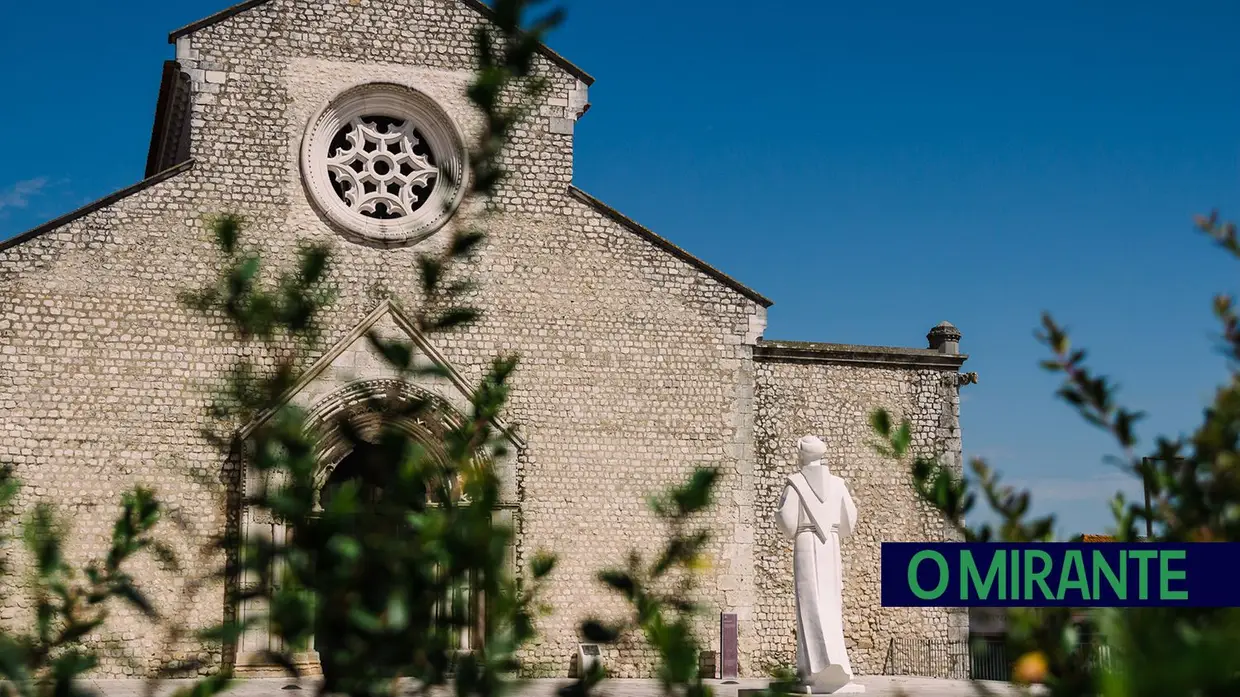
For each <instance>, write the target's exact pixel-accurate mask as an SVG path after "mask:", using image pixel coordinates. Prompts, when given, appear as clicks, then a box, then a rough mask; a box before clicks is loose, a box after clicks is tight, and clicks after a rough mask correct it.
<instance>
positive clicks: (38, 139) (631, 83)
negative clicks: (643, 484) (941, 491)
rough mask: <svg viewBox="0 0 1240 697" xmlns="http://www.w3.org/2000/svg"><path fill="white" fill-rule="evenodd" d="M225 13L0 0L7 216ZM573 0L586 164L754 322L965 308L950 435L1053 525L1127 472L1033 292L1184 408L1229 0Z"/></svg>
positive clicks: (571, 35)
mask: <svg viewBox="0 0 1240 697" xmlns="http://www.w3.org/2000/svg"><path fill="white" fill-rule="evenodd" d="M307 1H310V0H307ZM314 1H323V0H314ZM333 1H334V0H333ZM226 5H227V0H180V1H179V2H175V3H173V2H166V1H160V2H156V1H154V0H132V1H130V2H126V3H121V4H116V3H97V2H86V1H84V0H62V1H61V2H55V3H50V2H41V3H17V4H13V6H12V7H10V8H8V9H7V12H6V15H5V21H4V22H3V23H0V62H2V63H3V64H4V65H5V66H6V69H5V70H4V71H3V72H2V73H0V95H3V100H2V101H0V130H3V131H4V132H5V133H6V134H7V136H8V137H7V139H6V141H5V142H6V147H5V153H6V154H5V156H4V157H2V158H0V238H6V237H8V236H10V235H13V234H16V233H18V232H20V231H23V230H25V229H27V228H29V227H32V226H34V225H36V224H38V223H40V222H42V221H44V220H47V219H50V218H52V217H54V216H56V215H58V214H61V213H64V212H67V211H69V210H72V209H74V208H76V207H78V206H80V205H82V204H83V203H86V202H88V201H90V200H93V199H96V198H98V197H101V196H103V195H105V194H107V193H110V192H112V191H114V190H116V189H119V188H122V187H124V186H126V185H128V184H131V183H133V182H135V181H137V180H138V179H139V178H140V177H141V175H142V169H143V165H144V162H145V157H146V146H147V141H148V138H149V134H150V127H151V119H152V116H153V111H154V105H155V96H156V91H157V87H158V80H159V73H160V61H162V60H164V59H166V58H170V57H171V56H172V49H171V47H170V46H168V45H167V44H166V43H165V38H166V35H167V33H168V31H169V30H171V29H173V28H176V27H179V26H181V25H183V24H186V23H189V22H191V21H194V20H197V19H199V18H201V17H204V16H206V15H208V14H211V13H212V12H214V11H216V10H219V9H222V8H223V7H225V6H226ZM567 7H568V10H569V18H568V23H567V24H566V26H565V27H564V28H563V29H561V30H559V31H558V32H557V33H556V34H555V35H554V36H553V38H552V40H551V41H550V43H551V45H552V47H553V48H555V49H556V50H558V51H559V52H561V53H562V54H564V55H565V56H567V57H568V58H569V59H570V60H572V61H574V62H576V63H577V64H579V65H581V66H582V67H583V68H585V69H586V70H587V71H589V72H591V73H592V74H593V75H595V77H597V79H598V82H597V83H596V84H595V86H594V87H593V88H592V90H591V94H590V96H591V100H592V102H593V108H592V109H591V111H590V112H589V114H587V115H586V117H585V118H584V119H583V120H582V122H581V123H580V124H579V127H578V131H577V133H578V136H577V165H576V180H577V183H578V185H580V186H581V187H582V188H584V189H585V190H586V191H589V192H591V193H593V194H595V195H596V196H598V197H600V198H602V199H603V200H604V201H606V202H608V203H610V204H611V205H613V206H615V207H617V208H619V209H620V210H622V211H624V212H625V213H627V214H628V215H630V216H632V217H633V218H635V219H637V220H638V221H640V222H642V223H644V224H646V225H648V226H649V227H651V228H653V229H654V230H655V231H657V232H659V233H660V234H662V235H664V236H666V237H668V238H670V239H671V240H672V241H674V242H676V243H677V244H679V245H681V246H683V247H685V248H687V249H689V250H690V251H692V252H693V253H695V254H697V255H699V256H701V257H702V258H704V259H705V260H707V261H708V262H710V263H712V264H714V265H716V266H718V267H719V268H720V269H722V270H724V271H725V272H727V273H729V274H731V275H733V276H735V277H736V278H738V279H739V280H741V281H742V282H743V283H745V284H747V285H749V286H751V287H753V288H755V289H757V290H759V291H760V292H762V293H764V294H766V295H767V296H768V297H770V298H772V299H773V300H775V303H776V304H775V306H774V307H773V308H772V310H771V314H770V325H769V329H768V331H767V337H768V338H779V339H800V340H810V341H831V342H845V343H865V344H895V345H905V346H923V345H924V335H925V333H926V331H927V330H928V329H929V328H930V327H931V326H932V325H934V324H936V323H937V322H939V321H941V320H945V319H946V320H949V321H951V322H953V323H955V324H956V325H957V326H958V327H960V329H961V330H962V331H963V332H964V341H963V348H964V350H965V351H967V352H968V353H969V354H971V356H972V358H970V360H969V362H968V364H967V367H968V369H969V370H975V371H977V372H978V373H980V375H981V384H980V385H976V386H970V387H967V388H965V389H964V391H963V394H964V398H963V399H964V403H963V406H962V412H963V416H962V418H963V422H964V424H963V425H964V436H965V450H966V454H971V455H979V456H985V457H986V458H988V459H989V460H990V461H991V462H992V463H993V464H994V465H995V466H996V467H998V468H999V469H1000V470H1001V471H1002V472H1004V473H1006V474H1007V475H1008V477H1009V478H1010V479H1011V480H1012V481H1013V482H1015V483H1021V484H1024V485H1028V486H1030V487H1032V489H1033V490H1034V493H1035V508H1036V509H1037V510H1043V511H1045V510H1051V511H1057V512H1059V513H1061V514H1062V519H1061V520H1062V529H1063V530H1064V531H1065V532H1069V533H1071V532H1079V531H1084V532H1100V531H1102V530H1103V529H1105V528H1106V527H1107V525H1108V523H1109V514H1108V513H1107V512H1106V511H1105V507H1104V505H1103V504H1104V501H1105V500H1106V499H1107V498H1109V496H1110V495H1111V493H1113V492H1114V491H1115V489H1116V488H1117V487H1121V488H1124V489H1125V490H1126V491H1127V492H1129V493H1130V494H1135V495H1138V496H1139V494H1140V487H1139V486H1134V485H1133V484H1131V483H1127V482H1126V480H1124V479H1122V478H1119V477H1117V476H1116V475H1115V474H1114V473H1113V471H1112V470H1111V469H1109V468H1108V467H1107V466H1106V465H1104V464H1103V463H1102V458H1103V456H1104V455H1105V454H1107V453H1109V452H1112V449H1111V444H1110V442H1109V441H1107V439H1106V438H1105V437H1103V436H1101V435H1100V434H1098V433H1096V432H1095V431H1093V430H1092V429H1091V428H1089V427H1087V426H1085V425H1084V424H1083V423H1081V422H1080V420H1079V419H1077V418H1076V417H1075V416H1074V415H1073V414H1072V413H1071V412H1070V411H1069V410H1068V408H1067V407H1066V406H1063V405H1061V404H1060V403H1058V402H1057V401H1055V400H1054V399H1053V397H1052V393H1053V392H1054V390H1055V388H1056V386H1057V382H1056V380H1055V378H1053V377H1052V376H1050V375H1048V374H1045V373H1043V372H1041V371H1040V370H1039V369H1038V367H1037V362H1038V360H1039V359H1041V358H1043V351H1042V349H1041V348H1040V346H1039V345H1038V344H1037V343H1036V342H1035V341H1034V339H1033V331H1034V329H1035V327H1036V325H1037V321H1038V316H1039V313H1040V312H1041V311H1042V310H1045V309H1049V310H1052V311H1053V312H1054V313H1055V314H1056V315H1057V316H1058V317H1059V318H1060V319H1061V320H1062V321H1063V322H1065V323H1066V324H1068V325H1069V327H1070V328H1072V329H1075V330H1076V336H1077V338H1078V340H1079V341H1080V342H1081V343H1082V344H1084V345H1086V346H1088V347H1089V348H1091V349H1092V350H1093V356H1094V362H1095V364H1096V365H1098V366H1103V367H1105V369H1106V372H1108V373H1109V374H1111V375H1112V376H1114V377H1115V378H1116V379H1118V380H1119V381H1120V382H1121V384H1122V385H1123V386H1124V391H1123V393H1122V396H1123V397H1124V398H1125V400H1126V402H1127V403H1128V404H1131V405H1133V406H1136V407H1140V408H1142V409H1144V410H1146V411H1147V412H1148V413H1149V414H1150V418H1149V420H1148V422H1147V423H1146V425H1145V429H1144V431H1143V433H1144V434H1145V435H1146V436H1147V441H1146V442H1149V441H1148V436H1150V435H1152V434H1153V433H1154V432H1163V433H1172V434H1175V433H1180V432H1182V431H1185V430H1186V429H1188V428H1190V427H1191V426H1193V425H1194V424H1195V423H1196V422H1197V420H1198V419H1199V418H1200V414H1201V407H1202V406H1203V405H1204V404H1205V403H1206V401H1207V400H1208V398H1209V396H1210V394H1211V391H1212V389H1213V386H1214V385H1215V384H1217V383H1218V382H1219V381H1220V380H1221V379H1222V378H1223V377H1224V376H1225V368H1224V365H1223V362H1222V360H1221V359H1220V358H1218V357H1217V355H1216V354H1215V353H1213V346H1214V344H1213V337H1214V335H1215V331H1216V328H1215V325H1214V323H1213V320H1212V317H1211V314H1210V297H1211V295H1212V294H1213V293H1215V292H1218V291H1227V292H1230V291H1231V290H1233V289H1234V287H1235V284H1234V279H1235V278H1236V275H1235V273H1236V269H1237V266H1236V263H1233V262H1231V261H1229V260H1228V259H1226V258H1225V257H1224V255H1223V254H1222V253H1220V252H1218V251H1215V250H1214V249H1213V248H1212V247H1211V246H1210V244H1209V243H1208V242H1207V241H1206V240H1205V239H1204V238H1203V237H1201V236H1200V235H1198V234H1196V233H1194V232H1193V231H1192V228H1191V224H1190V219H1191V216H1192V215H1193V214H1195V213H1198V212H1206V211H1208V210H1209V209H1211V208H1213V207H1219V208H1220V209H1221V210H1222V211H1223V213H1225V214H1227V213H1231V214H1233V215H1235V214H1240V205H1238V204H1240V201H1238V200H1237V193H1240V192H1238V190H1237V187H1238V185H1240V130H1238V129H1240V51H1237V46H1236V43H1235V37H1236V35H1237V33H1238V30H1240V4H1237V3H1234V2H1226V1H1218V2H1205V1H1197V0H1181V1H1179V2H1165V1H1163V2H1127V3H1121V2H1089V3H1083V2H1067V1H1066V0H1057V1H1055V2H1043V3H1028V2H1027V3H1012V2H980V1H970V2H965V1H963V0H958V1H956V2H950V3H925V2H912V1H908V2H894V1H892V2H874V3H842V2H778V1H775V2H767V3H764V4H761V5H759V6H755V5H753V4H752V3H741V2H736V1H734V0H720V1H717V2H710V3H707V2H697V1H694V0H689V1H687V2H667V1H666V0H659V1H657V2H656V1H654V0H631V1H630V2H585V1H583V0H569V1H568V3H567Z"/></svg>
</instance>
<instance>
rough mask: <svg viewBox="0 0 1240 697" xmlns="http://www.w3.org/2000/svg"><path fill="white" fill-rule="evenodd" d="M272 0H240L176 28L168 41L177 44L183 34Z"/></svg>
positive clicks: (187, 34)
mask: <svg viewBox="0 0 1240 697" xmlns="http://www.w3.org/2000/svg"><path fill="white" fill-rule="evenodd" d="M270 1H271V0H245V2H239V3H237V4H236V5H233V6H232V7H226V8H224V9H222V10H220V11H219V12H216V13H215V14H213V15H210V16H208V17H203V18H202V19H200V20H198V21H197V22H192V23H190V24H186V25H185V26H183V27H181V28H180V29H177V30H174V31H173V32H172V33H170V34H168V43H170V44H175V43H176V42H177V39H179V38H181V37H182V36H189V35H190V34H193V33H194V32H196V31H198V30H200V29H206V28H207V27H209V26H211V25H213V24H219V23H220V22H223V21H224V20H226V19H228V18H229V17H234V16H236V15H239V14H241V13H242V12H245V11H246V10H252V9H254V8H255V7H258V6H259V5H266V4H267V3H268V2H270Z"/></svg>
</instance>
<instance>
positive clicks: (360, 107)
mask: <svg viewBox="0 0 1240 697" xmlns="http://www.w3.org/2000/svg"><path fill="white" fill-rule="evenodd" d="M359 116H386V117H388V118H393V119H400V120H407V121H411V122H412V124H413V126H414V127H415V128H416V129H417V130H418V132H419V133H420V134H421V135H422V136H423V137H424V138H425V140H426V144H427V147H429V148H430V150H431V152H432V153H434V155H435V161H436V162H435V166H436V168H437V169H438V170H439V173H438V176H437V177H436V181H435V183H434V186H433V187H432V189H431V193H430V196H429V197H428V198H427V200H426V202H425V203H423V204H422V205H421V206H420V207H418V209H417V210H415V211H413V212H412V213H411V214H409V215H405V216H401V217H399V218H390V219H381V218H372V217H370V216H367V215H363V214H362V213H359V212H357V211H355V210H353V209H352V208H351V207H349V205H348V204H347V203H345V202H344V201H342V200H341V199H340V196H339V195H338V194H337V193H336V189H335V187H334V186H333V185H332V181H331V178H330V177H329V176H328V170H327V159H328V154H329V151H330V148H331V144H332V141H334V140H335V138H336V136H337V134H338V133H339V132H340V129H342V128H344V127H345V125H346V124H348V123H349V121H351V120H352V119H354V118H356V117H359ZM300 164H301V177H302V182H303V184H304V185H305V187H306V191H307V193H308V195H309V198H310V201H311V203H312V204H313V205H314V207H315V209H316V210H317V211H318V212H319V213H320V214H322V215H323V216H324V217H325V218H326V219H327V220H328V222H329V223H330V224H331V225H332V226H333V227H334V228H336V229H337V230H339V231H340V232H342V233H344V234H346V235H348V236H350V237H353V238H354V239H355V240H357V241H360V242H367V243H371V244H379V245H382V246H387V247H399V246H407V245H412V244H416V243H418V242H421V241H422V240H425V239H426V238H428V237H430V236H431V235H433V234H435V233H436V232H438V231H439V230H440V229H441V228H443V226H444V225H445V224H447V222H448V221H449V220H450V219H451V218H452V216H453V215H454V214H455V213H456V211H457V208H459V207H460V205H461V201H462V200H463V199H464V198H465V190H466V182H467V181H468V178H469V158H468V156H467V153H466V149H465V138H464V136H463V135H462V134H461V130H460V128H459V127H458V126H457V124H456V122H455V121H454V120H453V119H452V117H450V116H449V115H448V113H447V112H446V111H444V109H443V107H441V106H439V104H438V102H436V101H435V100H434V99H432V98H431V97H429V96H428V95H426V94H425V93H424V92H421V91H419V90H417V89H414V88H412V87H409V86H406V85H398V84H395V83H390V82H375V83H368V84H364V85H357V86H354V87H350V88H348V89H346V90H343V91H341V92H340V93H339V94H337V95H336V96H335V97H333V98H332V99H331V100H330V101H329V102H328V103H327V106H325V107H323V108H322V109H321V110H320V111H319V112H318V113H317V114H315V116H314V117H313V118H312V119H310V123H309V124H307V126H306V130H305V133H304V134H303V136H302V144H301V156H300Z"/></svg>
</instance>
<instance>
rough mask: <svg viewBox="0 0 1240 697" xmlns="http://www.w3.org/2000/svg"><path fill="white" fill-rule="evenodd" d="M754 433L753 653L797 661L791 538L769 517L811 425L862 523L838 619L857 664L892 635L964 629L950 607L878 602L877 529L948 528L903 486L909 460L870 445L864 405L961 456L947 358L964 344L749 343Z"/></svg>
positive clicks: (869, 664)
mask: <svg viewBox="0 0 1240 697" xmlns="http://www.w3.org/2000/svg"><path fill="white" fill-rule="evenodd" d="M757 351H758V355H757V367H756V372H757V387H756V390H755V405H756V407H755V408H756V415H757V420H756V427H755V431H756V434H757V437H756V443H757V465H756V467H757V481H758V487H757V505H756V510H757V513H758V516H757V520H756V523H755V528H756V531H757V533H756V542H755V546H756V549H757V555H758V563H757V570H756V575H757V597H758V611H757V615H756V617H755V622H756V625H757V628H758V630H757V631H758V635H759V637H760V640H761V643H760V650H759V651H760V655H761V660H762V662H763V663H764V664H766V665H768V666H785V667H793V666H795V665H796V616H795V606H794V591H793V585H792V544H791V542H789V541H787V540H785V539H784V538H783V536H782V535H781V534H780V533H779V531H778V529H777V528H776V527H775V524H774V520H773V516H774V512H775V506H776V504H777V503H778V501H779V497H780V495H781V493H782V491H783V487H784V484H785V480H786V477H787V476H788V475H789V474H791V473H793V472H795V471H796V469H797V460H796V442H797V440H798V439H799V438H801V437H802V436H805V435H816V436H818V437H819V438H821V439H822V440H823V441H824V442H825V443H827V446H828V447H829V448H830V454H829V455H828V457H827V458H826V460H825V461H824V464H826V465H828V466H829V467H830V468H831V471H832V472H833V473H835V474H837V475H839V476H841V477H843V478H844V479H845V481H846V482H847V484H848V487H849V490H850V491H851V492H852V496H853V500H854V501H855V502H856V504H857V509H858V517H859V519H860V520H859V524H858V526H857V529H856V532H855V533H854V534H853V535H852V536H851V537H850V538H848V539H847V540H846V541H845V542H844V543H843V547H842V555H843V563H844V573H845V577H844V631H845V639H846V642H847V644H848V647H849V657H850V659H851V661H852V665H853V668H854V670H855V671H857V672H858V673H859V674H881V673H882V672H883V671H884V668H885V664H886V661H887V660H888V656H887V650H888V644H889V642H890V639H891V638H892V637H919V638H924V639H928V640H932V641H933V640H947V639H961V638H964V637H966V636H967V631H968V620H967V615H965V614H964V613H962V612H959V611H955V610H942V609H919V608H884V607H882V606H881V599H880V586H879V569H880V563H879V551H880V544H881V543H882V542H884V541H919V540H948V539H956V538H955V535H954V532H953V531H950V530H949V529H948V528H947V527H946V526H945V525H944V524H943V523H942V522H941V519H940V518H939V516H938V515H937V513H935V512H934V511H933V510H932V509H931V508H930V507H929V506H928V505H926V504H924V503H923V502H921V501H920V500H919V499H918V498H917V497H916V495H915V494H914V491H913V489H912V477H911V475H910V473H909V471H908V468H907V465H902V464H900V463H896V462H892V461H889V460H886V459H884V458H882V457H880V456H879V455H878V454H877V453H875V451H874V449H873V447H872V446H871V443H872V442H873V440H874V439H873V437H872V435H871V430H870V426H869V415H870V413H871V412H872V411H873V410H874V409H876V408H878V407H880V406H882V407H886V408H887V409H888V410H890V411H891V412H893V414H894V416H895V417H896V418H897V420H898V419H901V418H908V419H910V420H911V422H912V426H913V448H914V449H915V451H916V452H919V453H942V454H944V455H946V457H947V459H948V461H949V462H951V463H952V466H953V467H955V468H957V469H958V467H959V454H960V433H959V420H958V413H959V412H958V404H959V402H958V397H957V390H958V387H957V373H956V370H955V369H956V367H958V366H959V365H960V363H962V362H963V359H964V356H949V355H943V354H940V353H938V352H935V351H929V350H915V349H903V350H901V349H875V348H869V347H855V346H838V345H821V344H819V345H814V344H787V343H773V342H772V343H768V342H763V343H762V344H760V345H759V347H758V350H757Z"/></svg>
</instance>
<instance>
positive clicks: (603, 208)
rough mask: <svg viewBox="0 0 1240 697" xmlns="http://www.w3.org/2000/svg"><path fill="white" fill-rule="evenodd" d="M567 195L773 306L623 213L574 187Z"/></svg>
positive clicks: (764, 298) (756, 292)
mask: <svg viewBox="0 0 1240 697" xmlns="http://www.w3.org/2000/svg"><path fill="white" fill-rule="evenodd" d="M568 193H569V194H570V195H571V196H572V197H573V198H576V199H577V200H579V201H581V202H582V203H585V204H586V205H588V206H590V207H591V208H594V209H595V210H597V211H598V212H599V213H602V214H603V215H605V216H607V217H608V218H611V219H612V220H613V221H615V222H617V223H619V224H620V225H622V226H623V227H625V228H627V229H628V230H629V231H631V232H634V233H636V234H637V235H638V236H640V237H643V238H645V239H646V240H647V241H649V242H650V243H652V244H654V245H655V246H656V247H659V248H660V249H662V250H663V251H665V252H668V253H669V254H671V255H672V256H674V257H676V258H678V259H680V260H681V261H684V262H686V263H688V264H689V265H690V266H693V267H696V268H697V269H698V270H699V271H701V272H702V273H704V274H706V275H707V276H710V277H711V278H713V279H715V280H716V281H718V282H720V283H722V284H723V285H725V286H727V287H728V288H731V289H732V290H734V291H736V292H737V293H740V294H741V295H743V296H745V297H746V298H749V299H750V300H752V301H754V302H756V303H758V304H759V305H761V306H762V307H764V308H766V307H770V306H771V305H774V304H775V303H774V302H773V301H771V300H769V299H767V298H766V297H765V296H763V295H762V294H761V293H759V292H758V291H756V290H753V289H752V288H750V287H748V286H746V285H744V284H742V283H741V282H740V281H738V280H736V279H734V278H732V277H731V276H729V275H727V274H725V273H724V272H722V271H720V270H719V269H716V268H715V267H713V266H711V265H710V264H707V263H706V262H704V261H702V260H701V259H699V258H697V257H695V256H693V255H692V254H690V253H689V252H686V251H685V250H683V249H681V248H680V247H678V246H676V245H675V244H674V243H672V242H671V241H669V240H668V239H666V238H664V237H661V236H659V235H658V234H657V233H655V232H654V231H652V230H651V229H650V228H647V227H645V226H643V225H641V224H640V223H638V222H637V221H635V220H633V219H632V218H630V217H628V216H626V215H624V214H623V213H621V212H620V211H618V210H616V209H615V208H612V207H611V206H608V205H607V204H605V203H603V202H602V201H600V200H598V199H596V198H594V197H593V196H591V195H590V194H587V193H586V192H584V191H582V190H581V189H578V188H577V187H576V186H571V185H570V186H569V187H568Z"/></svg>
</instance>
